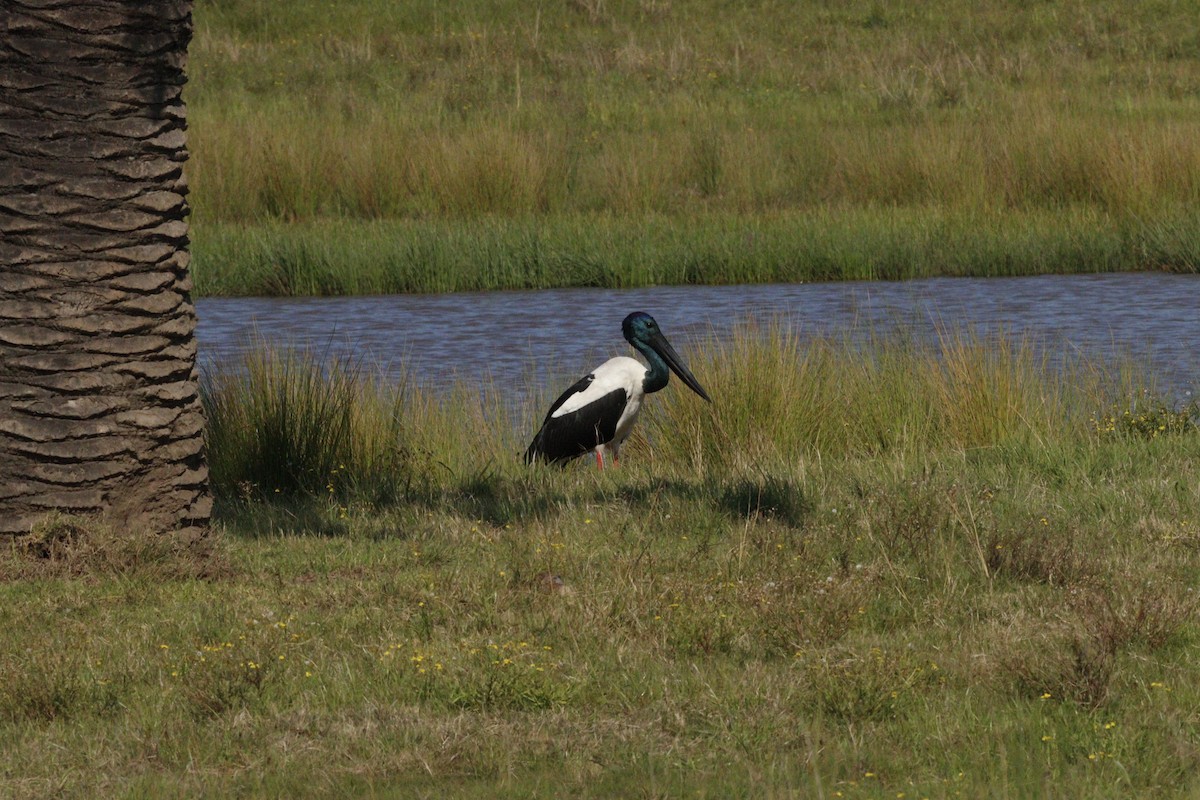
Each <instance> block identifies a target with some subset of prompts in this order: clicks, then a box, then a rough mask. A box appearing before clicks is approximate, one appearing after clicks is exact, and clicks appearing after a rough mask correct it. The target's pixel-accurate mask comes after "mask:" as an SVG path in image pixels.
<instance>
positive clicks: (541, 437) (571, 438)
mask: <svg viewBox="0 0 1200 800" xmlns="http://www.w3.org/2000/svg"><path fill="white" fill-rule="evenodd" d="M594 380H595V376H594V375H588V376H587V377H586V378H583V379H582V380H580V381H579V382H577V383H576V384H575V385H574V386H572V387H571V388H570V389H567V391H565V392H563V394H562V396H561V397H559V398H558V400H556V401H554V405H553V406H551V407H550V411H549V413H548V414H546V419H545V421H544V422H543V423H542V429H541V430H540V431H538V432H537V436H534V437H533V441H532V442H531V443H530V444H529V449H528V450H526V451H525V462H526V463H531V462H533V461H535V460H538V459H541V460H545V461H549V462H550V463H552V464H561V463H564V462H566V461H570V460H571V459H572V458H576V457H577V456H581V455H583V454H584V453H586V452H588V451H589V450H591V449H592V448H594V447H596V445H599V444H604V443H605V442H610V441H612V438H613V436H615V435H616V432H617V421H618V420H620V419H621V414H622V413H623V412H624V411H625V402H626V400H627V399H628V397H627V395H626V393H625V390H624V389H616V390H614V391H611V392H609V393H608V394H606V395H604V396H602V397H599V398H597V399H595V400H593V401H592V402H591V403H588V404H587V405H586V406H583V407H582V408H578V409H576V410H574V411H572V412H571V413H570V414H563V415H562V416H560V417H556V416H554V412H555V411H557V410H558V409H559V408H560V407H561V406H562V404H563V403H565V402H566V401H567V399H568V398H569V397H571V396H573V395H575V394H577V393H579V392H582V391H584V390H585V389H587V388H588V387H589V386H590V385H591V384H592V381H594Z"/></svg>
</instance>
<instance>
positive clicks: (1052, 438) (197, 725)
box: [0, 331, 1200, 798]
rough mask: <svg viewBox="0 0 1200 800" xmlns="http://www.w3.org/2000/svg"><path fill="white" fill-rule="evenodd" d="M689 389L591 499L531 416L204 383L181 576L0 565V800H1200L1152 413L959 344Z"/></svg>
mask: <svg viewBox="0 0 1200 800" xmlns="http://www.w3.org/2000/svg"><path fill="white" fill-rule="evenodd" d="M752 343H754V344H753V346H752ZM689 360H690V362H691V364H692V366H693V367H694V368H695V371H696V373H697V375H698V376H699V377H700V378H701V380H702V381H704V382H705V385H706V387H707V388H708V389H709V391H710V393H711V394H712V395H713V397H714V398H715V402H714V403H713V404H712V405H702V404H701V403H700V402H699V401H697V400H696V399H695V398H694V397H691V396H690V395H688V394H687V393H685V392H682V391H679V387H678V386H672V387H669V388H668V389H667V390H666V391H665V392H663V393H662V394H660V395H656V396H655V397H654V398H652V401H651V403H650V404H649V407H648V410H647V417H646V418H645V419H643V421H642V424H641V425H640V428H639V434H638V437H637V438H636V439H635V440H633V441H631V442H630V443H629V445H628V446H627V447H626V449H625V451H623V454H624V456H625V458H624V459H623V463H622V466H621V468H620V469H619V470H611V471H606V472H604V473H596V472H595V471H594V470H592V469H590V468H589V467H588V465H587V464H586V463H582V464H578V465H576V466H577V467H578V468H571V469H567V470H557V469H532V470H530V469H526V468H524V467H523V466H522V465H520V463H519V461H518V454H519V452H520V451H521V449H522V448H523V446H524V444H525V443H526V439H527V437H528V436H529V435H530V434H531V433H532V429H533V427H534V426H535V424H536V421H537V418H538V411H539V410H540V408H541V406H540V402H539V404H537V405H536V406H534V407H531V408H528V409H523V410H517V416H518V417H520V418H521V419H522V420H523V423H522V424H519V425H517V426H515V427H514V425H513V424H511V423H510V422H507V420H508V419H509V413H508V411H507V410H505V409H504V408H503V407H502V406H503V397H502V395H499V394H498V393H493V394H491V395H488V396H484V397H480V396H478V395H476V394H473V393H471V392H469V391H467V390H466V389H462V390H460V391H458V392H456V393H452V394H451V395H450V396H448V397H440V398H435V397H430V396H427V395H424V394H421V393H419V392H417V391H415V390H412V389H403V388H402V389H396V388H394V387H388V386H381V385H378V384H376V383H375V382H373V381H372V380H370V378H369V376H367V375H364V374H362V373H361V372H356V371H355V370H354V368H353V367H352V366H349V367H346V368H345V369H344V370H342V371H341V372H336V373H334V374H333V377H332V378H330V379H328V380H324V379H320V378H319V376H317V375H316V374H315V373H314V369H315V367H314V365H313V364H312V362H310V361H306V359H305V358H304V357H303V356H296V355H293V356H290V357H275V358H272V357H268V356H264V355H260V356H256V357H255V359H254V360H252V361H251V362H250V363H249V364H248V368H249V369H250V373H249V374H250V375H252V376H253V377H252V379H250V380H239V379H238V378H237V377H236V376H233V375H229V376H226V377H225V378H222V379H216V380H214V382H212V383H209V384H208V386H207V387H206V397H207V400H206V402H207V403H208V407H209V410H210V414H211V415H212V421H213V426H212V438H211V439H210V447H211V457H212V467H213V475H214V479H215V480H216V482H217V486H218V488H219V490H220V491H221V497H222V500H221V503H220V511H221V517H222V527H221V534H220V535H219V537H218V538H217V539H216V540H215V541H214V542H213V543H211V544H210V546H212V547H215V551H214V552H211V553H207V554H205V553H200V554H196V553H195V552H194V551H190V550H188V551H177V550H173V549H171V548H170V547H166V546H163V545H161V544H156V543H151V544H149V545H147V544H146V543H145V542H144V541H142V540H139V539H138V537H137V536H136V533H132V534H131V533H123V534H120V533H110V534H109V535H108V537H104V536H95V535H91V536H89V535H87V534H86V533H85V532H82V531H81V530H79V529H75V528H73V527H72V526H71V525H70V524H67V523H66V522H64V521H60V522H59V523H58V524H57V526H49V527H47V528H46V529H44V530H43V531H41V532H40V534H39V536H38V537H34V539H33V540H31V541H28V542H23V543H21V544H20V545H19V546H18V547H17V548H16V549H15V550H13V551H12V552H8V553H5V554H4V555H3V556H2V557H0V569H2V571H3V574H4V576H5V577H6V578H13V577H21V578H23V580H21V581H16V582H14V581H11V580H6V581H4V582H2V583H0V595H2V597H3V603H0V609H3V611H0V614H2V615H3V617H2V619H3V623H4V624H3V626H2V630H3V646H2V647H0V676H2V677H3V680H0V735H2V736H3V737H4V740H5V742H6V761H7V763H6V769H5V772H4V773H3V775H2V776H0V787H2V789H0V793H3V794H5V795H6V796H13V797H44V796H46V795H48V794H56V795H57V796H62V797H86V796H97V795H104V796H129V797H139V796H156V797H158V796H188V797H196V796H208V797H224V796H229V795H231V794H236V795H238V796H279V795H288V796H293V797H309V796H312V797H315V796H329V795H335V796H338V795H344V796H361V795H371V796H377V797H412V796H416V797H422V796H427V797H434V796H437V797H446V796H461V797H493V796H496V795H497V794H511V795H521V796H534V797H561V796H579V797H606V796H621V797H627V796H640V795H646V796H681V795H682V796H737V795H748V794H752V795H754V796H766V797H800V796H816V797H822V796H823V797H876V798H879V797H887V798H894V797H897V796H898V795H900V794H902V793H903V795H904V796H905V797H958V796H961V797H981V796H996V797H1011V796H1044V795H1054V796H1065V797H1071V796H1077V797H1127V796H1130V795H1147V794H1153V795H1155V796H1189V795H1191V794H1194V793H1195V791H1197V790H1198V789H1200V786H1198V785H1197V784H1196V777H1195V776H1196V775H1197V774H1200V772H1198V768H1200V740H1198V739H1197V734H1196V730H1197V729H1198V727H1197V719H1196V713H1197V712H1196V709H1197V708H1200V688H1198V687H1200V673H1198V668H1197V666H1196V659H1195V657H1194V653H1195V647H1196V644H1197V642H1198V641H1200V629H1198V627H1197V621H1196V614H1195V611H1196V597H1195V594H1194V591H1193V588H1194V586H1195V584H1196V581H1197V578H1198V577H1200V575H1198V569H1197V567H1198V562H1197V557H1196V552H1197V546H1198V543H1200V527H1198V525H1197V520H1200V494H1198V493H1197V489H1196V487H1197V486H1198V485H1200V471H1198V470H1200V467H1198V465H1200V431H1198V430H1197V428H1196V426H1195V424H1194V422H1192V421H1190V419H1189V418H1188V416H1187V415H1180V414H1178V413H1175V412H1174V411H1172V410H1170V409H1166V408H1164V407H1162V406H1161V405H1160V404H1158V403H1156V402H1155V401H1154V400H1153V391H1152V389H1151V390H1150V391H1148V392H1147V391H1143V389H1142V384H1141V382H1140V381H1139V380H1138V379H1137V378H1136V376H1134V375H1132V374H1126V375H1124V376H1122V375H1121V374H1119V373H1112V372H1106V371H1103V370H1098V369H1095V368H1094V367H1092V366H1091V365H1088V364H1086V363H1084V362H1076V363H1074V364H1071V365H1068V366H1067V368H1066V369H1067V372H1065V373H1059V372H1055V371H1053V370H1051V369H1049V368H1048V366H1047V365H1046V364H1045V363H1044V362H1042V361H1041V360H1040V359H1039V358H1038V357H1037V356H1036V354H1035V352H1034V351H1033V350H1031V349H1030V348H1028V347H1025V346H1022V345H1020V344H1011V345H1003V344H1001V343H998V342H994V341H979V340H975V339H972V338H971V337H969V336H947V337H946V338H945V339H944V340H943V342H942V343H941V344H940V346H939V347H938V348H937V349H936V351H935V350H933V349H930V348H925V347H922V346H917V345H913V344H903V343H896V342H874V343H868V344H866V345H862V346H860V348H859V349H855V347H854V346H851V345H846V344H843V343H841V342H838V341H819V342H816V343H812V344H806V345H805V347H803V348H800V347H799V346H798V345H797V343H796V342H794V341H791V340H789V339H788V338H787V337H786V336H784V335H783V334H780V333H772V332H770V331H766V332H746V333H745V334H744V335H742V336H741V337H739V338H735V339H734V340H732V341H731V343H729V344H727V345H726V346H725V347H723V348H720V349H712V350H708V351H706V352H702V353H698V352H692V353H690V354H689ZM784 398H787V401H786V402H785V401H784ZM546 399H547V398H539V401H544V400H546ZM89 542H90V543H91V545H90V546H89Z"/></svg>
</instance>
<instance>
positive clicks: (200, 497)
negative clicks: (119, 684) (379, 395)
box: [0, 0, 212, 533]
mask: <svg viewBox="0 0 1200 800" xmlns="http://www.w3.org/2000/svg"><path fill="white" fill-rule="evenodd" d="M191 9H192V3H191V0H155V2H142V0H0V532H3V533H19V532H25V531H28V530H29V529H30V527H31V526H32V525H33V524H34V523H35V522H36V521H37V520H38V519H40V518H41V517H43V516H45V515H46V514H47V513H48V512H50V511H53V510H62V511H66V512H70V513H75V514H102V515H105V516H107V517H109V518H111V519H112V520H113V521H114V522H116V523H117V524H120V525H130V526H140V527H145V528H148V529H152V530H157V531H168V530H185V529H188V530H192V531H201V530H203V529H204V527H205V526H206V525H207V522H208V518H209V514H210V511H211V506H212V503H211V500H210V497H209V493H208V472H207V467H206V465H205V462H204V455H203V450H202V437H203V427H204V421H203V412H202V409H201V406H200V401H199V395H198V392H197V373H196V344H195V322H196V318H195V308H194V306H193V304H192V300H191V296H190V289H191V282H190V279H189V277H188V261H189V254H188V249H187V248H188V226H187V221H186V218H185V216H186V214H187V202H186V199H185V198H186V194H187V183H186V180H185V178H184V174H183V167H184V163H185V161H186V160H187V147H186V138H185V131H186V128H187V124H186V115H185V109H184V104H183V99H182V96H181V91H182V89H183V84H184V82H185V76H184V66H185V62H186V58H187V44H188V41H189V39H190V38H191V33H192V18H191Z"/></svg>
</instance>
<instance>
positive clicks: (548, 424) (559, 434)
mask: <svg viewBox="0 0 1200 800" xmlns="http://www.w3.org/2000/svg"><path fill="white" fill-rule="evenodd" d="M621 334H622V335H623V336H624V337H625V341H627V342H629V344H630V345H632V346H633V349H634V350H637V351H638V352H639V353H641V355H642V357H643V358H645V359H646V363H645V364H643V363H642V362H640V361H638V360H636V359H633V358H629V357H627V356H618V357H617V358H610V359H609V360H608V361H605V362H604V363H603V364H601V365H600V366H598V367H596V369H594V370H592V371H591V372H589V373H588V374H587V375H585V376H583V377H582V378H580V379H579V380H578V381H576V382H575V383H573V384H572V385H571V386H569V387H567V390H566V391H564V392H563V393H562V394H560V395H559V396H558V398H557V399H556V400H555V401H554V403H553V404H552V405H551V406H550V410H549V411H548V412H547V413H546V417H545V419H543V421H542V427H541V428H540V429H539V430H538V432H537V433H536V434H535V435H534V437H533V441H532V442H530V443H529V447H528V448H527V449H526V450H525V463H526V464H532V463H534V462H535V461H543V462H547V463H551V464H558V465H560V466H561V465H563V464H566V463H567V462H568V461H571V460H572V459H574V458H578V457H579V456H581V455H583V454H584V453H595V454H596V466H597V467H600V468H601V469H603V468H604V461H605V458H604V457H605V456H606V455H608V456H610V458H611V461H612V463H614V464H615V463H616V461H617V457H618V455H619V451H620V449H621V443H622V442H624V441H625V439H626V437H628V436H629V432H630V431H631V430H633V424H634V422H636V421H637V417H638V414H639V413H640V412H641V410H642V402H643V401H644V400H645V398H646V395H648V394H652V393H654V392H658V391H661V390H663V389H665V388H666V387H667V381H668V380H669V378H670V375H671V373H672V372H674V373H675V374H676V375H678V376H679V378H680V380H682V381H683V382H684V383H685V384H686V385H687V386H688V388H690V389H691V390H692V391H693V392H695V393H696V394H698V395H700V396H701V397H702V398H704V399H705V400H708V399H709V397H708V394H707V393H705V391H704V387H702V386H701V385H700V382H699V381H697V380H696V376H695V375H693V374H692V373H691V371H690V370H689V369H688V368H687V365H685V364H684V363H683V359H681V358H680V357H679V354H678V353H676V352H675V348H674V347H672V346H671V343H670V342H668V341H667V337H665V336H663V333H662V331H661V330H659V328H658V323H657V322H655V321H654V317H652V316H650V315H649V314H647V313H646V312H644V311H635V312H633V313H632V314H630V315H629V316H627V317H625V319H624V321H623V322H621Z"/></svg>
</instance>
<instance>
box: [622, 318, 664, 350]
mask: <svg viewBox="0 0 1200 800" xmlns="http://www.w3.org/2000/svg"><path fill="white" fill-rule="evenodd" d="M621 333H623V334H624V335H625V341H627V342H629V343H630V344H633V343H634V341H639V342H641V343H642V344H649V343H650V339H651V338H652V337H653V336H654V334H658V335H659V336H661V335H662V331H660V330H659V329H658V323H657V322H655V321H654V317H652V316H650V315H649V314H647V313H646V312H645V311H635V312H633V313H632V314H630V315H629V316H628V317H626V318H625V320H624V321H623V322H622V323H621Z"/></svg>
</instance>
